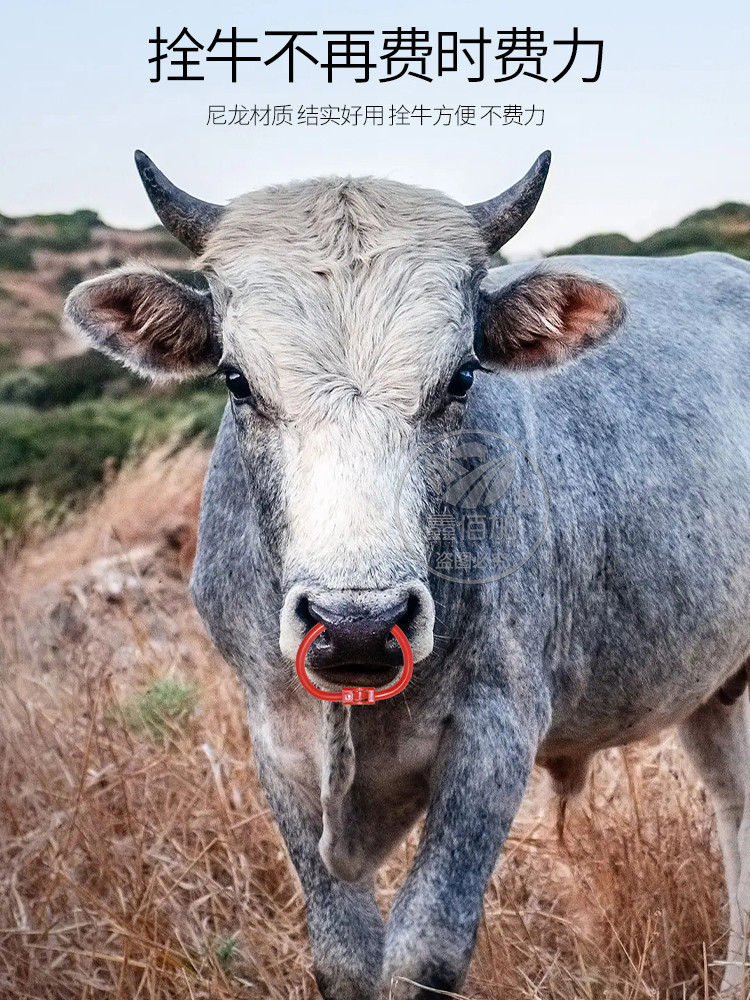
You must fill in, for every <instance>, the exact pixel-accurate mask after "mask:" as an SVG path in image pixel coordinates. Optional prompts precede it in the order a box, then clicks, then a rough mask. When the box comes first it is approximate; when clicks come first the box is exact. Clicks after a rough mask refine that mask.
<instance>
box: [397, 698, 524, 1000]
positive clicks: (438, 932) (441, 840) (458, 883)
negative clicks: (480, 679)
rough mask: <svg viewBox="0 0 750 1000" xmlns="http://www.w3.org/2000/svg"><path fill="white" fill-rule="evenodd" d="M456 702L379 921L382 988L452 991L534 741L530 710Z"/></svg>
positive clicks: (402, 992)
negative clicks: (407, 862) (393, 893)
mask: <svg viewBox="0 0 750 1000" xmlns="http://www.w3.org/2000/svg"><path fill="white" fill-rule="evenodd" d="M488 698H490V699H491V698H494V699H495V700H494V701H487V702H479V701H477V702H475V703H468V704H465V705H464V707H463V709H462V710H461V711H460V713H459V714H457V715H456V716H455V717H454V721H453V724H452V726H451V729H450V730H449V732H448V733H447V734H446V742H445V744H444V746H443V748H442V749H441V767H440V773H439V775H438V777H437V781H436V786H435V791H434V793H433V796H432V800H431V803H430V807H429V810H428V813H427V820H426V824H425V828H424V832H423V835H422V840H421V843H420V846H419V850H418V852H417V857H416V859H415V862H414V865H413V867H412V869H411V871H410V873H409V875H408V877H407V879H406V882H405V883H404V886H403V888H402V889H401V892H400V893H399V894H398V896H397V897H396V901H395V903H394V906H393V910H392V913H391V916H390V919H389V921H388V924H387V927H386V950H385V964H384V986H385V989H386V994H387V995H388V996H392V997H393V998H394V1000H395V998H398V1000H402V998H409V1000H411V998H425V1000H428V998H431V997H434V996H435V994H434V993H431V992H427V991H424V990H420V989H419V988H418V987H415V986H413V985H410V984H409V983H406V982H404V980H405V979H408V980H412V981H413V982H414V983H420V984H422V985H423V986H426V987H429V988H431V989H432V990H435V989H437V990H447V991H456V990H458V989H459V988H460V986H461V984H462V983H463V980H464V977H465V975H466V971H467V969H468V966H469V961H470V959H471V955H472V952H473V950H474V944H475V941H476V933H477V925H478V922H479V917H480V914H481V909H482V896H483V894H484V890H485V888H486V885H487V881H488V880H489V877H490V875H491V874H492V869H493V867H494V865H495V861H496V859H497V856H498V854H499V852H500V849H501V847H502V845H503V842H504V840H505V838H506V836H507V834H508V831H509V829H510V826H511V824H512V822H513V819H514V817H515V815H516V812H517V810H518V807H519V805H520V803H521V799H522V797H523V794H524V790H525V788H526V785H527V782H528V779H529V775H530V774H531V769H532V766H533V763H534V757H535V755H536V749H537V745H538V739H539V720H538V716H537V713H535V712H533V711H529V712H526V711H524V712H523V713H521V712H520V711H519V710H518V709H517V708H515V707H514V706H512V705H510V704H508V703H507V702H505V701H498V700H497V697H496V696H494V695H488Z"/></svg>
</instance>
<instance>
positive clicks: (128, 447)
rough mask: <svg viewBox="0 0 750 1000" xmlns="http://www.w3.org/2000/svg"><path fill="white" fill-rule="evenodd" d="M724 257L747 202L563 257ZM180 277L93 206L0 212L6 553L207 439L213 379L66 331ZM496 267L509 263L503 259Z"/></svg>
mask: <svg viewBox="0 0 750 1000" xmlns="http://www.w3.org/2000/svg"><path fill="white" fill-rule="evenodd" d="M696 250H725V251H728V252H730V253H734V254H736V255H738V256H740V257H745V258H747V259H750V205H740V204H736V203H727V204H724V205H720V206H719V207H718V208H714V209H706V210H703V211H700V212H696V213H695V214H694V215H691V216H688V218H686V219H683V220H682V222H679V223H678V224H677V225H676V226H673V227H672V228H671V229H665V230H661V231H660V232H657V233H654V234H653V235H652V236H649V237H647V238H646V239H645V240H641V241H639V242H634V241H632V240H629V239H628V237H627V236H623V235H622V234H620V233H601V234H597V235H593V236H589V237H587V238H586V239H584V240H580V241H579V242H577V243H575V244H574V245H573V246H570V247H565V248H564V249H560V250H559V251H556V253H573V254H578V253H603V254H648V255H667V254H679V253H691V252H693V251H696ZM133 259H136V260H137V259H146V260H149V261H150V262H152V263H155V264H156V265H158V266H159V267H162V268H164V269H166V270H167V271H169V272H170V273H171V274H174V275H175V276H177V277H180V278H186V277H189V276H190V272H189V271H188V270H187V268H188V267H189V258H188V255H187V252H186V251H185V249H184V248H183V247H181V246H180V244H178V243H177V242H176V241H175V240H174V239H173V238H172V237H171V236H170V235H169V234H168V233H167V232H166V231H165V230H164V229H162V227H161V226H154V227H153V228H151V229H148V230H144V231H142V232H132V231H126V230H117V229H113V228H111V227H110V226H107V225H106V224H105V223H104V222H102V220H101V219H100V218H99V216H98V215H97V214H96V213H95V212H92V211H89V210H85V209H84V210H81V211H78V212H73V213H72V214H69V215H62V214H57V215H35V216H29V217H26V218H17V219H12V218H9V217H7V216H3V215H0V546H1V545H2V539H3V538H6V539H7V538H10V537H17V536H18V533H19V531H20V530H21V529H22V528H23V527H24V526H25V525H26V524H27V523H28V520H29V517H30V515H31V514H32V513H33V516H34V517H35V518H37V519H38V516H39V514H40V512H41V513H42V516H43V517H44V518H46V519H48V520H52V521H56V520H59V518H60V517H61V516H63V515H64V514H65V513H66V512H67V511H68V510H69V509H71V508H75V507H76V506H80V504H81V503H82V502H84V501H85V500H87V499H88V497H89V496H90V495H91V494H92V493H94V492H96V491H97V490H98V488H99V486H100V485H101V483H102V482H103V481H105V480H106V479H107V478H108V477H110V476H111V475H112V474H113V473H114V472H115V471H116V470H117V469H118V468H119V466H120V465H121V464H122V462H123V461H124V460H125V459H126V458H127V457H128V456H129V455H131V454H132V453H133V452H143V451H145V450H147V449H148V448H151V447H153V446H154V445H156V444H159V443H161V442H164V441H165V440H168V439H169V440H175V441H178V442H179V441H185V440H187V439H191V438H195V437H203V438H205V439H206V440H208V439H210V437H211V435H212V434H213V433H214V432H215V431H216V428H217V427H218V421H219V418H220V415H221V410H222V408H223V404H224V399H225V393H224V390H223V388H221V387H220V386H218V385H215V384H213V383H211V382H202V383H192V384H190V385H187V386H178V387H172V388H164V387H161V388H155V387H153V386H151V385H149V384H147V383H146V382H144V381H142V380H141V379H139V378H137V377H136V376H134V375H132V374H129V373H128V372H126V371H124V370H123V369H122V368H121V367H120V366H119V365H116V364H115V363H114V362H112V361H109V360H107V359H106V358H103V357H100V356H98V355H95V354H93V353H90V352H88V353H86V352H84V345H83V344H82V343H81V342H80V341H77V340H74V339H72V338H70V337H68V336H67V335H66V334H64V333H63V332H62V331H61V329H60V314H61V311H62V306H63V302H64V299H65V296H66V294H67V293H68V292H69V291H70V289H71V288H73V286H74V285H76V284H77V283H78V282H79V281H82V280H84V279H85V278H90V277H94V276H95V275H97V274H101V273H103V272H104V271H107V270H109V269H111V268H113V267H116V266H118V265H120V264H122V263H123V262H124V261H126V260H133ZM495 263H502V259H501V258H500V257H498V258H497V259H496V261H495Z"/></svg>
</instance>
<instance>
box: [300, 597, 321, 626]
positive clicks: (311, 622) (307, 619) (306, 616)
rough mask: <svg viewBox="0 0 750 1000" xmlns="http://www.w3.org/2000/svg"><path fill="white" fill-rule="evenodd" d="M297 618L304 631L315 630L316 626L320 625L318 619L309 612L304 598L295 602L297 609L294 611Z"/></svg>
mask: <svg viewBox="0 0 750 1000" xmlns="http://www.w3.org/2000/svg"><path fill="white" fill-rule="evenodd" d="M294 610H295V614H296V615H297V618H298V619H299V620H300V621H301V622H302V624H303V625H304V626H305V629H306V631H308V632H309V631H310V629H311V628H315V626H316V625H318V624H320V619H318V618H316V617H315V616H314V615H313V614H312V612H311V611H310V602H309V600H308V599H307V598H306V597H300V599H299V600H298V601H297V607H296V608H295V609H294Z"/></svg>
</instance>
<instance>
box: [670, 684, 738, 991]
mask: <svg viewBox="0 0 750 1000" xmlns="http://www.w3.org/2000/svg"><path fill="white" fill-rule="evenodd" d="M680 738H681V740H682V743H683V745H684V747H685V749H686V750H687V752H688V754H689V756H690V759H691V760H692V762H693V764H694V765H695V767H696V769H697V771H698V773H699V774H700V776H701V778H702V780H703V781H704V783H705V785H706V787H707V788H708V790H709V792H710V793H711V796H712V798H713V802H714V809H715V812H716V825H717V830H718V834H719V843H720V845H721V852H722V856H723V859H724V871H725V875H726V881H727V892H728V895H729V945H728V950H727V964H726V966H725V970H724V978H723V982H722V993H723V994H724V995H726V996H740V995H744V991H743V990H742V987H743V985H744V984H745V979H746V972H745V964H746V956H747V946H746V934H747V919H748V913H749V912H750V703H748V699H747V698H746V697H744V698H741V699H739V700H738V701H735V702H734V703H733V704H729V705H727V704H723V703H722V700H721V699H720V698H719V697H715V698H713V699H712V700H711V701H710V702H708V703H707V704H706V705H703V706H702V707H701V708H699V709H698V711H697V712H695V713H694V714H693V715H691V716H690V718H689V719H688V720H687V721H686V722H684V723H683V725H682V726H681V727H680Z"/></svg>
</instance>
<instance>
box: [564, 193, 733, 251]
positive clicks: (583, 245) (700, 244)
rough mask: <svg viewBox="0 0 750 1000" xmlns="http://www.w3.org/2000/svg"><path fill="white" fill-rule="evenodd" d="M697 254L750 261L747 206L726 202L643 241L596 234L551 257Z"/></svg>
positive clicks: (609, 234)
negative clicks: (711, 252) (711, 253)
mask: <svg viewBox="0 0 750 1000" xmlns="http://www.w3.org/2000/svg"><path fill="white" fill-rule="evenodd" d="M700 250H719V251H723V252H724V253H731V254H734V255H735V256H736V257H743V258H744V259H745V260H750V205H742V204H740V203H738V202H734V201H728V202H725V203H724V204H723V205H719V206H718V207H717V208H706V209H702V210H701V211H700V212H695V213H694V214H693V215H689V216H688V217H687V218H686V219H683V220H682V222H678V223H677V225H676V226H672V227H671V228H669V229H660V230H659V231H658V232H656V233H653V234H652V235H651V236H647V237H646V238H645V239H644V240H638V241H633V240H630V239H628V237H627V236H623V234H622V233H597V234H596V235H594V236H587V237H586V238H585V239H582V240H579V241H578V242H577V243H573V244H572V245H571V246H569V247H563V248H562V249H560V250H556V251H555V252H554V253H553V254H551V255H550V256H558V255H560V254H581V253H592V254H617V255H623V256H639V257H674V256H676V255H677V254H686V253H696V252H698V251H700Z"/></svg>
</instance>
